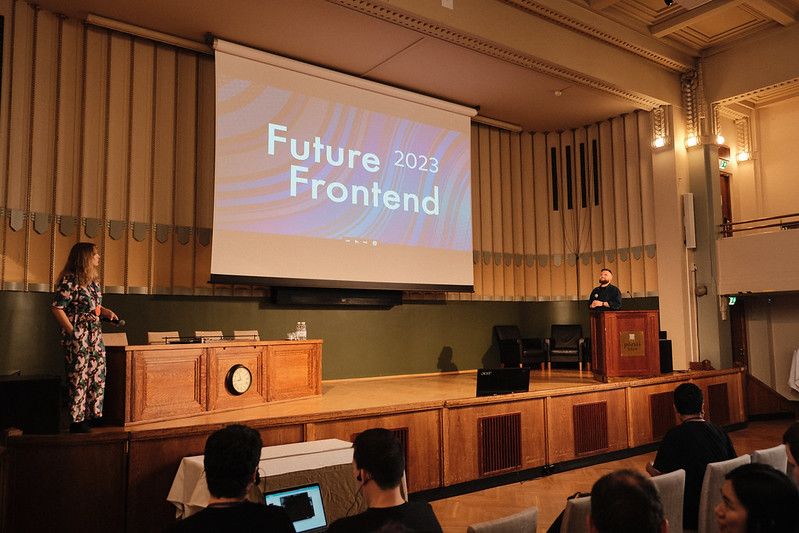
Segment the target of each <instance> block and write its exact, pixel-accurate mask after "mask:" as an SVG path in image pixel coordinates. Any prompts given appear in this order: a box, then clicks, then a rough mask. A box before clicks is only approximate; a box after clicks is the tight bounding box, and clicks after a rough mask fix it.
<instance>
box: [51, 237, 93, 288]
mask: <svg viewBox="0 0 799 533" xmlns="http://www.w3.org/2000/svg"><path fill="white" fill-rule="evenodd" d="M96 251H97V246H96V245H95V244H94V243H91V242H79V243H77V244H75V245H74V246H73V247H72V249H71V250H70V251H69V257H67V263H66V264H65V265H64V268H63V270H61V274H59V275H58V279H63V278H64V276H68V275H73V276H75V278H76V279H77V281H78V285H83V286H86V285H89V284H90V283H91V282H92V281H97V278H98V277H99V275H98V272H97V268H95V266H94V264H93V261H92V258H93V257H94V254H95V253H96Z"/></svg>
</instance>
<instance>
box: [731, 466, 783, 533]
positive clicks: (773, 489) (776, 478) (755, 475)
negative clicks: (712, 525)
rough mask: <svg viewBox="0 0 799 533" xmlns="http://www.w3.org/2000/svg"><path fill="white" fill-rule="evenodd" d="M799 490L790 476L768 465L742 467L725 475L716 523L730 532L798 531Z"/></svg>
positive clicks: (768, 532) (775, 532) (778, 532)
mask: <svg viewBox="0 0 799 533" xmlns="http://www.w3.org/2000/svg"><path fill="white" fill-rule="evenodd" d="M798 509H799V491H797V489H796V486H794V484H793V483H792V482H791V480H790V479H788V476H786V475H785V474H783V473H782V472H780V471H779V470H775V469H774V468H772V467H771V466H769V465H765V464H758V463H753V464H748V465H743V466H739V467H738V468H736V469H735V470H733V471H732V472H730V473H729V474H727V476H726V480H725V481H724V485H722V487H721V502H720V503H719V504H718V505H717V506H716V522H717V523H718V526H719V529H720V530H721V531H725V532H730V533H747V532H752V533H795V532H797V531H799V512H797V510H798Z"/></svg>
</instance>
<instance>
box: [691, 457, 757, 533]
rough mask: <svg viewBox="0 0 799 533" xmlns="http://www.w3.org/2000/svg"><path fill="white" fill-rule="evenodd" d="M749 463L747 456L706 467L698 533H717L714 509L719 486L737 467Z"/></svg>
mask: <svg viewBox="0 0 799 533" xmlns="http://www.w3.org/2000/svg"><path fill="white" fill-rule="evenodd" d="M751 462H752V460H751V457H750V456H749V455H742V456H740V457H736V458H735V459H729V460H727V461H719V462H718V463H710V464H709V465H707V468H706V469H705V478H704V479H703V480H702V493H701V495H700V496H699V533H718V530H719V527H718V525H717V524H716V513H715V509H716V506H717V505H718V504H719V502H720V501H721V486H722V485H723V484H724V476H726V475H727V473H729V472H731V471H733V470H735V469H736V468H738V467H739V466H741V465H746V464H749V463H751Z"/></svg>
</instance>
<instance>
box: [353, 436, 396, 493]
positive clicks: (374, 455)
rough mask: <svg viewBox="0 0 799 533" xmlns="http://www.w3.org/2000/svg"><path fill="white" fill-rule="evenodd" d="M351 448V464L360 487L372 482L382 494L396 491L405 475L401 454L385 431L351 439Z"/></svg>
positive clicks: (394, 440) (391, 437) (394, 439)
mask: <svg viewBox="0 0 799 533" xmlns="http://www.w3.org/2000/svg"><path fill="white" fill-rule="evenodd" d="M352 447H353V454H352V460H353V463H354V464H355V468H356V470H358V471H359V472H358V478H359V481H360V482H361V483H363V484H366V483H367V482H368V481H374V482H375V483H377V485H378V487H380V488H381V489H383V490H388V489H393V488H396V487H399V484H400V482H401V481H402V474H403V473H404V472H405V454H404V453H403V451H402V445H401V444H400V442H399V440H397V438H396V437H395V436H394V435H393V434H392V433H391V432H390V431H389V430H387V429H383V428H375V429H367V430H366V431H364V432H363V433H361V434H360V435H358V436H357V437H355V442H354V443H353V445H352ZM360 471H363V472H365V475H364V473H361V472H360Z"/></svg>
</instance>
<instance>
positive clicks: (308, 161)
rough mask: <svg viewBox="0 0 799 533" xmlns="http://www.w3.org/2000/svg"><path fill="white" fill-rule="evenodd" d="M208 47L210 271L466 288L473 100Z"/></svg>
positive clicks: (275, 280)
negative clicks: (211, 87)
mask: <svg viewBox="0 0 799 533" xmlns="http://www.w3.org/2000/svg"><path fill="white" fill-rule="evenodd" d="M214 47H215V49H216V59H215V63H216V153H215V158H216V159H215V161H216V163H215V186H214V219H213V244H212V251H211V281H213V282H225V283H230V282H254V283H263V284H270V285H292V286H322V287H349V288H389V289H406V290H407V289H419V290H471V289H472V286H473V266H472V221H471V177H470V173H471V162H470V155H471V154H470V148H471V141H470V117H471V116H473V115H474V114H475V111H474V110H472V109H470V108H467V107H463V106H459V105H455V104H452V103H449V102H444V101H441V100H437V99H435V98H430V97H426V96H422V95H419V94H415V93H411V92H408V91H404V90H401V89H396V88H392V87H388V86H385V85H381V84H378V83H374V82H371V81H368V80H363V79H360V78H356V77H353V76H347V75H344V74H341V73H337V72H334V71H330V70H327V69H323V68H320V67H315V66H312V65H307V64H304V63H300V62H298V61H293V60H290V59H286V58H283V57H279V56H276V55H272V54H269V53H266V52H262V51H258V50H253V49H250V48H246V47H243V46H240V45H236V44H233V43H228V42H225V41H221V40H217V41H216V42H215V43H214Z"/></svg>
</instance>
